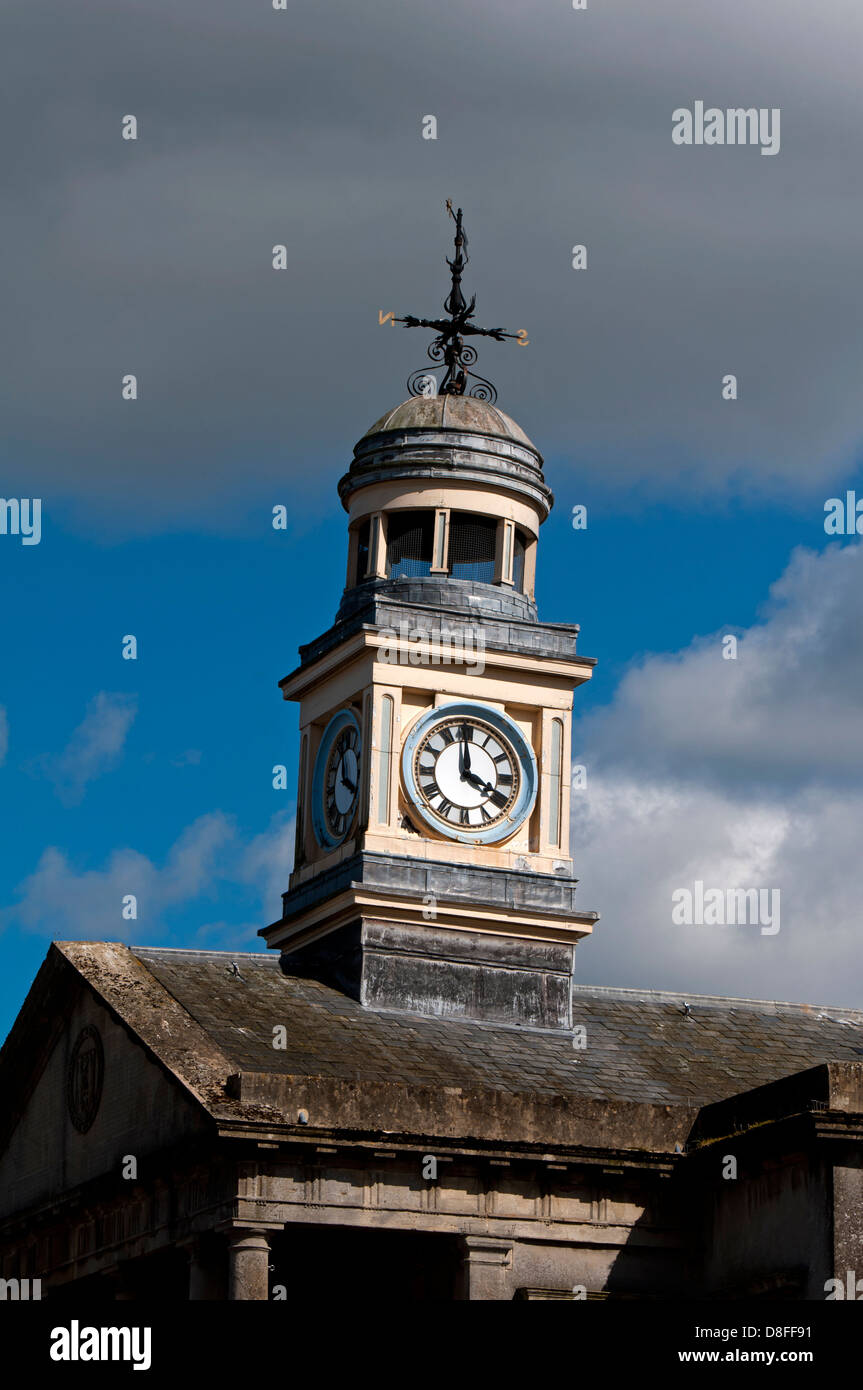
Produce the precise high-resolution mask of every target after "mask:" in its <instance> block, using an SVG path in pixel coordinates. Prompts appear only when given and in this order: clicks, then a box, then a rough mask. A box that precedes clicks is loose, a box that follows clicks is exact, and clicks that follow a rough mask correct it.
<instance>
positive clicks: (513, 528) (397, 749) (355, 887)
mask: <svg viewBox="0 0 863 1390" xmlns="http://www.w3.org/2000/svg"><path fill="white" fill-rule="evenodd" d="M454 216H455V214H454ZM465 244H466V241H465V237H464V233H463V230H462V223H461V212H460V211H459V213H458V214H457V216H456V252H455V257H454V259H453V260H452V261H449V262H448V264H449V266H450V269H451V271H452V277H453V284H452V290H451V292H450V295H449V297H448V298H447V300H446V303H445V308H446V310H447V312H448V314H449V318H448V319H438V320H422V319H415V318H413V317H412V316H411V317H407V318H405V319H402V320H398V321H399V322H403V323H406V324H408V325H409V326H418V325H425V326H428V327H431V328H435V329H437V330H438V337H437V338H436V339H435V341H434V342H433V343H432V345H431V347H430V349H429V356H430V357H431V359H432V361H433V362H434V363H436V364H437V365H439V366H441V365H442V366H444V367H445V368H446V372H445V375H444V377H443V380H442V381H441V382H440V383H438V381H437V380H436V378H435V377H434V376H433V375H432V374H431V372H430V371H428V370H426V371H425V372H419V373H414V376H413V378H411V382H410V383H409V384H410V385H411V386H412V387H413V389H418V390H422V392H423V394H421V395H415V396H412V397H411V398H410V399H409V400H407V401H405V402H404V403H403V404H401V405H399V406H397V407H396V408H395V409H394V410H389V411H387V413H386V414H384V415H382V416H381V418H380V419H379V420H377V421H376V422H375V424H373V425H372V426H371V428H370V429H369V430H368V431H367V432H366V434H365V435H364V436H363V438H362V439H361V440H360V441H359V443H358V444H357V446H356V448H355V449H354V457H353V462H352V463H351V465H350V468H349V469H348V471H347V473H345V475H344V477H343V478H342V479H341V481H340V483H339V495H340V497H341V501H342V505H343V506H344V508H345V511H346V512H347V514H348V545H347V551H348V557H347V579H346V586H345V592H344V597H343V599H342V603H341V607H340V608H339V611H338V613H337V615H336V620H335V623H334V624H333V626H332V627H331V628H330V629H329V630H328V631H327V632H325V633H324V634H323V635H322V636H321V637H318V638H317V639H316V640H315V641H313V642H311V643H309V644H308V646H305V647H301V648H300V658H301V660H300V665H299V666H298V667H297V669H296V670H295V671H293V672H292V673H291V674H290V675H288V676H286V677H285V678H284V680H283V681H281V683H280V684H281V689H282V693H283V695H284V698H285V699H286V700H294V701H297V702H298V703H299V706H300V757H299V786H298V794H297V841H296V857H295V864H294V870H293V873H292V875H291V879H290V886H289V889H288V891H287V892H286V893H285V894H284V895H283V914H282V917H281V918H280V920H279V921H278V922H275V923H273V924H272V925H271V926H270V927H267V928H265V929H264V931H263V932H262V935H263V936H264V937H265V938H266V941H267V944H268V946H271V947H274V948H278V949H279V950H280V951H281V953H282V967H283V969H284V970H285V972H286V973H288V974H292V975H308V976H311V977H314V978H317V979H320V980H322V981H324V982H325V983H327V984H330V985H335V986H337V987H338V988H339V989H341V990H343V991H344V992H346V993H348V994H350V995H352V996H353V997H355V998H357V999H359V1000H360V1001H361V1002H362V1003H363V1004H364V1005H366V1006H368V1007H370V1008H376V1009H400V1010H407V1011H409V1012H413V1013H422V1014H435V1015H440V1016H447V1017H461V1018H468V1019H478V1020H497V1021H504V1022H511V1023H515V1024H522V1025H533V1026H540V1027H545V1028H555V1029H557V1028H568V1027H571V1025H572V1013H571V986H572V974H573V962H574V952H575V945H576V942H577V941H579V940H580V939H581V938H582V937H583V936H585V935H587V934H588V933H589V932H590V931H591V928H592V925H593V923H594V922H595V921H596V917H597V914H596V913H595V912H583V911H579V910H578V909H577V907H576V904H575V889H576V879H575V878H574V877H573V876H572V860H571V859H570V857H569V767H570V721H571V710H572V697H573V691H574V689H575V687H576V686H578V685H581V684H582V682H583V681H586V680H588V679H589V678H590V676H591V673H592V668H593V664H594V663H593V661H592V660H591V659H590V658H587V657H582V656H579V655H578V654H577V652H576V638H577V634H578V628H577V627H576V626H574V625H563V624H559V623H541V622H540V621H539V620H538V617H537V610H536V604H535V601H534V580H535V573H536V564H537V549H538V541H539V532H540V527H541V525H542V523H543V521H545V519H546V517H547V516H548V514H549V511H550V509H551V506H552V502H553V498H552V494H551V491H550V490H549V488H548V485H547V484H546V482H545V479H544V476H543V471H542V458H541V455H540V454H539V452H538V450H537V449H536V447H535V446H534V445H533V444H532V443H531V441H530V440H529V439H528V438H527V436H526V435H525V434H524V432H523V431H522V430H521V429H520V428H519V426H518V425H517V424H516V423H515V421H513V420H511V419H510V418H509V416H508V415H505V414H504V413H503V412H502V411H501V410H498V409H497V408H496V406H495V405H493V404H492V403H491V401H492V400H493V398H494V388H493V387H491V385H490V383H487V382H486V381H485V380H484V379H483V378H480V377H477V376H476V375H475V374H473V373H471V372H470V371H469V370H468V368H469V367H470V366H471V365H473V363H475V361H476V352H475V351H474V349H473V348H472V347H471V346H470V344H466V343H465V341H464V340H465V338H466V337H467V336H469V335H472V334H484V335H485V336H490V337H494V338H497V339H502V338H504V337H513V336H518V335H511V334H504V333H503V332H502V330H499V329H494V330H483V329H480V328H478V327H476V326H475V325H474V324H473V323H472V317H473V301H471V303H470V304H469V305H468V304H466V303H465V301H464V298H463V296H462V293H461V285H460V282H461V273H462V270H463V268H464V265H465V263H466V256H465V251H464V248H465ZM469 381H472V382H473V383H474V385H473V387H472V388H471V387H469V384H468V383H469ZM471 390H472V391H473V394H471ZM426 393H429V394H426Z"/></svg>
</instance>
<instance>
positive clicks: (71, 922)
mask: <svg viewBox="0 0 863 1390" xmlns="http://www.w3.org/2000/svg"><path fill="white" fill-rule="evenodd" d="M358 423H360V424H361V425H363V427H364V426H365V423H366V422H358ZM359 433H361V430H358V431H357V434H359ZM339 471H340V470H339V469H338V468H333V469H331V470H330V474H331V476H330V483H331V485H332V486H331V489H330V507H329V511H328V512H327V514H326V515H321V516H319V517H318V518H316V519H314V520H313V521H311V522H309V523H308V524H304V525H303V526H302V529H300V530H294V531H293V532H287V533H286V532H278V531H274V530H273V529H272V527H271V524H270V514H271V504H270V505H268V503H267V501H265V499H264V498H263V497H261V498H260V499H259V500H258V502H257V505H254V504H253V505H252V506H251V507H250V509H249V512H248V514H247V515H246V516H245V517H244V518H242V519H241V520H240V521H238V520H237V519H236V518H234V523H233V524H234V525H235V526H236V528H237V529H236V532H235V533H234V534H226V535H224V534H223V535H214V534H196V533H195V532H194V531H180V532H175V533H171V534H167V535H166V534H163V535H151V536H148V537H146V538H144V537H139V538H134V539H126V540H124V541H121V542H119V543H114V542H112V541H111V540H110V538H108V539H105V538H101V537H95V536H88V535H81V534H74V533H70V531H68V530H66V529H64V526H63V518H62V516H61V517H60V518H56V517H54V515H53V514H52V512H51V509H50V507H48V508H47V509H46V512H45V516H44V525H43V539H42V542H41V544H40V545H39V546H35V547H34V546H31V547H24V546H22V545H21V544H20V543H19V542H18V541H17V540H16V539H15V538H13V537H11V536H7V537H4V538H3V544H2V546H0V565H2V568H3V582H4V591H5V592H7V593H14V594H15V595H16V601H15V603H14V604H13V605H12V606H11V611H8V612H7V616H6V622H5V624H4V629H5V644H4V645H5V647H6V651H7V653H11V652H14V653H15V660H14V661H7V662H6V663H4V665H5V673H4V679H3V689H2V703H3V705H4V706H5V709H6V714H7V720H8V730H9V734H8V752H7V756H6V759H5V762H4V764H3V766H2V768H0V779H2V785H3V803H4V806H5V807H6V808H7V816H6V818H5V819H6V830H5V834H4V847H5V852H4V855H3V860H2V877H3V882H2V901H3V903H4V910H3V915H2V919H0V920H2V926H3V943H4V949H5V956H6V969H5V970H4V972H3V978H2V986H0V990H2V993H0V1004H2V1020H0V1026H4V1027H8V1025H9V1023H10V1022H11V1020H12V1018H13V1017H14V1014H15V1012H16V1010H17V1008H18V1007H19V1006H20V1002H21V1001H22V999H23V997H24V994H25V993H26V990H27V988H28V986H29V983H30V981H31V980H32V977H33V975H34V973H35V971H36V969H37V968H38V965H39V963H40V961H41V959H42V957H43V955H44V952H45V949H46V946H47V942H48V940H50V938H51V937H52V936H57V937H61V938H62V937H64V936H66V935H85V936H86V935H87V934H88V933H87V931H86V929H84V930H82V926H83V924H82V921H81V919H80V917H79V916H78V909H77V908H76V907H75V905H74V903H73V904H72V905H71V907H70V904H69V902H68V899H67V897H66V894H67V893H68V884H69V882H70V881H71V882H73V883H77V884H78V891H80V892H81V894H82V902H84V903H90V902H92V901H93V898H92V896H91V895H92V894H94V893H95V894H96V900H97V901H101V903H102V905H103V911H104V914H105V915H104V916H101V917H99V918H97V919H96V922H95V925H96V927H97V928H98V930H95V931H93V933H92V935H93V936H94V937H99V936H104V935H107V936H108V937H109V939H120V940H127V941H132V942H136V941H145V940H146V941H158V942H161V943H163V944H171V945H190V944H201V945H203V944H206V945H212V946H215V947H223V946H227V948H228V949H237V950H242V949H247V950H248V949H251V950H256V949H259V948H260V944H261V943H260V942H258V941H257V940H256V939H255V936H254V930H255V928H256V927H257V926H263V925H266V924H267V923H268V922H269V921H271V920H273V919H274V918H275V917H276V916H277V915H278V898H277V896H276V894H277V891H279V890H278V889H276V888H275V885H276V884H278V882H279V880H278V874H276V877H275V879H274V878H273V875H272V873H264V872H259V873H258V874H256V875H254V876H253V877H252V878H251V879H250V880H249V881H243V880H242V875H241V873H240V871H239V870H238V869H237V867H236V864H235V862H234V861H235V860H236V845H233V844H231V843H230V842H229V843H227V844H226V845H225V846H224V847H223V848H224V861H223V862H222V863H221V868H220V861H222V849H220V848H219V844H220V843H221V841H217V842H216V847H215V849H214V851H213V854H214V857H213V860H212V865H211V867H212V870H213V871H212V872H211V871H210V868H208V867H207V866H208V865H210V862H211V861H210V859H209V858H208V857H207V855H203V864H204V868H203V873H202V876H201V877H200V878H198V877H197V876H195V875H194V874H192V875H191V876H190V879H189V886H188V891H187V892H185V891H184V892H181V894H180V897H179V898H178V900H176V901H173V902H167V903H165V902H163V901H162V900H161V899H157V901H155V902H150V901H148V899H147V897H146V896H145V897H144V898H143V899H142V901H141V902H140V904H139V919H138V921H137V922H136V923H128V922H124V921H123V920H122V918H121V912H120V902H119V898H118V896H117V884H118V882H120V881H121V879H120V880H118V879H117V878H115V877H113V876H111V875H110V874H107V873H106V870H107V868H108V866H109V863H110V861H111V858H112V856H115V855H116V854H117V853H118V852H121V851H127V850H132V851H135V852H136V853H137V854H139V855H142V856H145V857H146V858H147V859H148V860H150V861H152V863H153V864H154V865H155V866H157V867H158V868H159V869H160V870H161V871H162V872H163V873H164V871H165V865H166V860H167V859H168V857H169V856H170V853H171V849H172V847H173V846H174V845H175V844H176V843H177V841H178V840H180V838H181V836H182V835H183V834H184V832H185V831H186V830H187V828H188V827H190V826H192V825H194V824H195V823H197V822H199V821H200V820H201V819H202V818H207V817H210V816H212V815H214V814H216V813H218V815H220V816H222V817H225V818H226V819H227V820H228V821H229V822H231V823H232V824H233V826H234V827H235V828H236V836H237V840H238V841H239V842H242V843H243V844H248V843H250V842H252V841H253V840H254V839H255V837H258V836H264V835H266V834H268V833H272V834H274V835H275V834H277V832H278V827H279V825H280V823H281V822H282V821H284V820H289V818H290V815H291V814H292V812H293V807H294V793H293V781H294V777H295V772H296V763H295V759H296V752H297V744H296V736H295V731H296V709H295V707H294V706H293V705H289V704H286V703H285V702H283V701H282V699H281V695H280V692H279V690H278V688H277V681H278V680H279V679H280V677H281V676H283V675H285V674H286V673H287V672H288V671H289V670H290V669H291V668H292V666H293V665H294V664H295V661H296V649H297V646H298V644H299V643H300V642H304V641H307V640H309V639H310V638H311V637H313V636H315V635H316V634H317V633H318V632H320V631H323V630H324V629H325V628H326V627H327V626H328V625H329V623H330V622H331V621H332V618H333V616H334V613H335V609H336V607H337V604H338V601H339V597H340V594H341V588H342V580H343V573H344V552H345V541H346V527H345V517H344V513H343V512H342V510H341V507H340V505H339V504H338V500H337V498H336V495H335V487H334V483H335V480H336V477H337V475H338V472H339ZM546 471H547V474H548V476H549V478H550V480H551V481H552V484H553V485H555V484H557V479H556V477H555V465H554V461H553V460H550V461H548V462H547V464H546ZM557 493H558V496H557V504H556V507H555V510H554V511H553V512H552V516H551V518H550V520H549V521H548V522H547V523H546V525H545V527H544V529H543V533H542V538H541V548H540V562H539V570H538V600H539V604H540V613H541V616H542V617H544V618H546V619H547V620H549V621H566V622H569V621H576V622H579V623H580V624H581V627H582V635H581V638H580V643H581V649H582V650H583V651H584V652H585V653H586V654H587V655H590V656H595V657H597V658H598V661H599V665H598V667H597V670H596V674H595V677H594V679H593V681H592V682H590V683H589V684H588V685H587V686H585V687H582V688H581V689H580V690H579V691H578V692H577V695H576V703H575V709H576V718H577V719H578V718H579V717H580V716H581V715H584V714H587V713H588V712H589V711H590V710H592V709H595V708H596V707H598V706H601V705H609V704H610V703H611V702H612V701H613V697H614V691H615V686H616V684H617V682H618V681H619V679H620V677H621V675H622V674H623V673H624V671H625V670H626V669H627V667H628V666H630V665H631V664H632V663H633V662H637V661H638V660H639V659H640V658H642V657H643V656H644V654H645V653H652V652H675V651H677V650H678V649H681V648H685V647H686V646H687V645H688V644H689V643H690V641H691V639H692V638H693V636H694V635H696V634H699V633H710V632H713V631H717V630H722V631H730V632H738V631H740V630H742V629H745V628H747V627H749V626H750V625H751V624H752V623H753V621H754V620H755V619H756V617H757V614H758V610H759V606H760V605H761V604H762V603H763V601H764V599H765V597H766V594H767V590H768V587H769V585H770V583H771V582H772V581H773V580H774V579H775V578H776V577H777V576H778V575H779V574H780V573H781V571H782V570H783V569H784V567H785V564H786V562H787V559H788V556H789V554H790V551H791V549H792V548H793V547H794V546H795V545H805V546H808V547H813V548H821V547H823V546H824V544H825V543H826V541H827V537H825V535H824V531H823V517H822V511H821V507H820V506H819V504H818V502H817V501H814V500H813V502H812V504H811V505H810V506H809V507H808V508H807V507H806V506H798V507H797V508H796V509H795V511H794V512H790V511H782V510H779V509H777V508H773V509H770V508H766V507H763V506H762V507H759V508H757V509H749V510H747V509H746V508H744V507H742V506H734V505H729V504H728V503H722V504H721V505H719V506H716V507H714V508H713V509H710V508H708V507H705V506H699V507H694V506H693V507H690V508H688V509H685V508H672V507H670V506H668V505H667V504H666V505H662V504H659V503H654V504H652V505H642V506H640V507H639V508H638V509H637V510H635V511H633V512H632V513H631V514H630V515H628V516H627V515H622V514H621V511H620V508H619V506H615V505H613V504H612V503H611V502H610V501H609V498H608V496H607V495H603V490H602V489H600V488H598V487H596V486H595V485H590V486H587V487H582V488H580V489H578V490H577V491H576V490H575V489H573V487H572V486H571V485H566V484H564V486H563V487H560V486H558V487H557ZM277 496H279V497H280V496H281V494H277ZM576 501H578V502H585V503H586V504H587V506H588V526H587V529H586V530H585V531H574V530H573V528H572V526H571V522H570V515H571V510H572V505H573V504H574V503H575V502H576ZM322 510H323V509H322ZM297 574H305V575H307V576H308V581H307V582H304V583H302V585H301V586H300V587H299V588H298V586H297V578H296V577H297ZM127 633H134V634H135V635H136V637H137V638H138V644H139V645H138V659H137V660H135V661H127V660H123V659H122V655H121V646H122V643H121V639H122V638H123V636H124V635H126V634H127ZM100 693H102V694H104V695H106V696H108V697H110V709H111V711H113V712H114V713H115V714H116V712H117V711H118V710H119V712H120V733H119V735H117V734H116V731H115V736H116V737H118V745H117V747H116V748H114V749H113V751H112V747H113V746H112V747H109V748H107V749H106V750H105V752H104V754H102V755H100V754H99V753H98V751H97V752H95V753H94V751H93V749H92V747H91V742H92V740H91V741H89V742H85V744H84V745H83V746H78V748H77V752H76V747H75V742H74V739H73V735H74V733H75V730H76V729H78V728H79V726H80V725H81V724H82V722H83V721H84V720H85V717H86V715H87V711H88V708H92V702H93V701H94V700H97V698H98V697H99V695H100ZM105 716H106V711H103V718H102V719H101V720H99V719H98V718H97V720H96V722H97V724H98V725H99V726H100V727H101V726H104V724H105V722H106V717H105ZM126 721H128V725H127V722H126ZM576 727H578V726H576ZM577 743H578V739H577V736H576V746H577ZM70 746H71V749H72V751H71V754H70V753H69V752H68V751H67V750H69V749H70ZM276 763H285V764H286V765H287V766H288V769H289V784H290V787H291V789H290V790H289V791H287V792H281V791H275V790H273V788H272V778H271V769H272V767H273V765H274V764H276ZM273 843H274V850H275V840H274V842H273ZM49 847H50V848H51V849H52V850H56V851H59V853H60V854H61V855H62V856H63V857H64V860H65V861H67V869H68V874H69V875H70V876H71V877H70V878H69V879H67V877H66V874H65V873H64V875H63V876H62V878H61V881H60V882H59V883H55V884H54V885H53V887H52V888H51V889H50V890H49V892H48V896H47V897H46V898H45V899H44V900H40V902H41V911H40V912H39V913H38V914H37V916H36V918H32V917H31V918H29V919H27V920H22V917H21V914H20V911H19V910H16V906H15V904H16V902H19V901H20V899H21V896H22V885H25V881H26V880H28V879H29V878H30V876H31V875H33V874H34V873H35V872H36V870H37V868H38V866H39V863H40V860H41V859H42V856H43V854H44V853H45V851H46V849H48V848H49ZM283 852H284V846H283ZM274 859H275V852H274ZM231 864H233V865H234V867H230V865H231ZM579 869H580V872H581V875H582V879H583V882H584V885H585V887H584V891H585V892H589V889H590V878H591V875H590V863H589V862H587V863H581V864H580V865H579ZM88 873H91V874H95V875H96V880H97V881H96V883H94V884H90V885H86V883H85V882H84V876H86V875H87V874H88ZM223 874H224V876H222V875H223ZM121 878H122V876H121ZM281 887H287V873H286V872H285V874H284V879H283V882H282V883H281ZM274 890H275V891H274ZM267 893H269V896H265V895H266V894H267ZM25 896H26V885H25ZM49 904H51V905H53V908H54V911H53V912H51V913H48V912H47V907H48V905H49ZM591 905H593V898H591ZM597 905H598V906H599V907H600V908H601V906H602V904H601V903H600V904H597ZM112 920H115V927H114V929H113V932H112V930H111V926H110V923H111V921H112ZM202 929H204V930H203V932H202ZM582 950H583V954H584V955H585V956H586V954H587V948H586V947H585V948H582ZM605 982H606V983H621V984H626V983H628V979H627V972H626V966H625V964H624V963H623V962H621V963H620V967H619V970H618V972H617V978H616V979H615V980H614V981H612V980H608V979H607V980H606V981H605ZM657 983H661V982H659V981H658V982H657Z"/></svg>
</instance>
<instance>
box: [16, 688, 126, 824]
mask: <svg viewBox="0 0 863 1390" xmlns="http://www.w3.org/2000/svg"><path fill="white" fill-rule="evenodd" d="M137 712H138V706H137V701H136V700H135V698H134V696H131V695H116V694H111V693H110V692H109V691H106V690H100V691H99V694H98V695H96V696H95V697H94V698H93V699H92V700H91V701H90V702H89V704H88V705H87V710H86V713H85V715H84V718H83V720H82V721H81V723H80V724H79V725H78V727H77V728H76V729H75V730H74V731H73V733H72V737H71V738H70V739H69V742H68V744H67V745H66V747H65V748H64V749H63V751H62V753H58V754H57V755H56V756H55V755H50V754H49V755H48V756H46V757H44V758H42V759H41V760H40V767H41V769H42V771H43V772H44V773H45V775H46V776H47V777H48V778H49V780H50V781H51V782H53V783H54V787H55V789H56V791H57V795H58V796H59V798H60V800H61V801H62V802H63V803H64V805H67V806H77V805H78V803H79V802H80V801H81V799H82V798H83V796H84V791H85V789H86V787H87V783H88V782H92V781H93V780H94V779H95V778H97V777H101V776H102V774H103V773H105V772H108V771H110V770H111V768H113V767H115V766H116V764H117V762H118V761H119V758H120V755H121V754H122V752H123V747H124V745H125V742H126V735H127V734H128V732H129V730H130V728H131V727H132V723H133V722H134V719H135V715H136V714H137Z"/></svg>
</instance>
